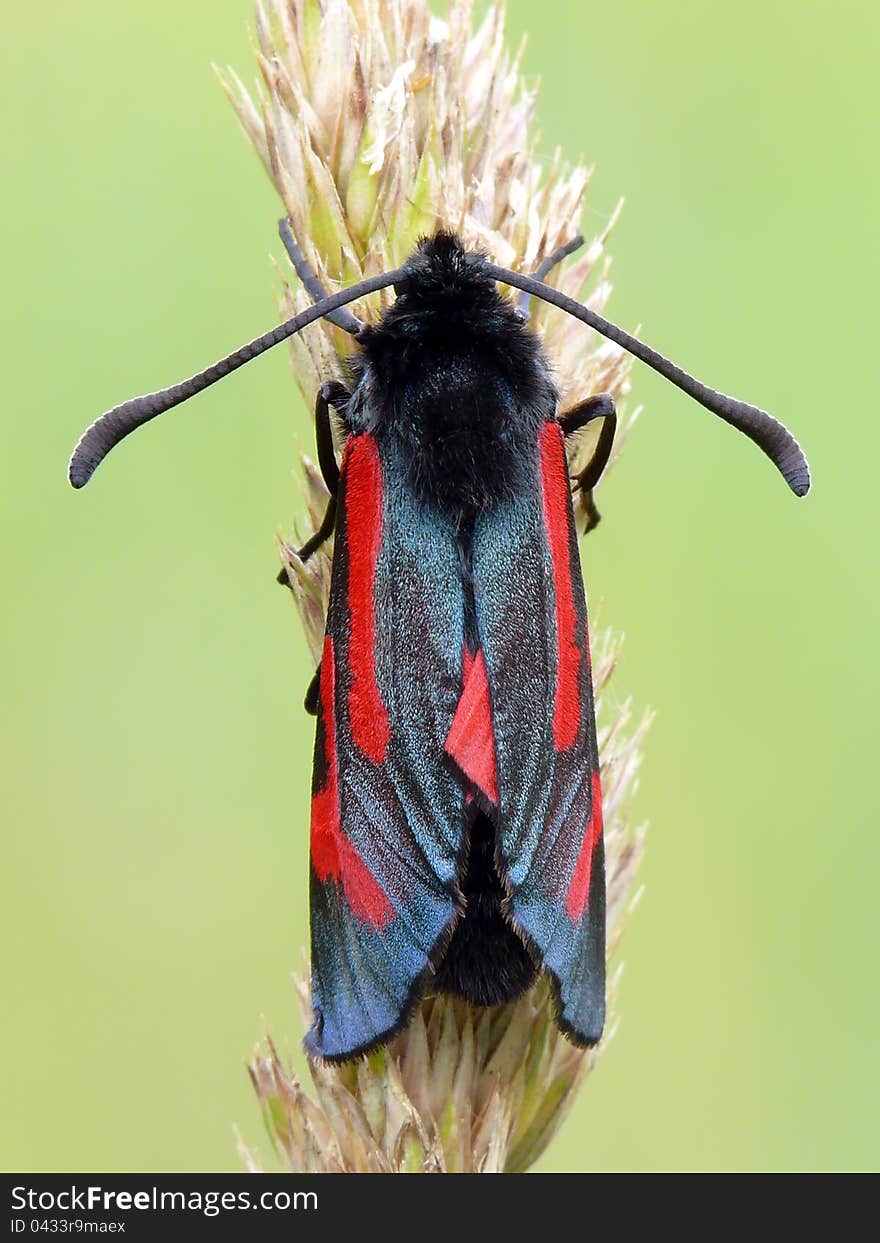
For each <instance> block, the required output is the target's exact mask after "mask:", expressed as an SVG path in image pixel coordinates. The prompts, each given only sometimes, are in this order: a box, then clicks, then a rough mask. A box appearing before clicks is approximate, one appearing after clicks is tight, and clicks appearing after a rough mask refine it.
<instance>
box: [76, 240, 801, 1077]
mask: <svg viewBox="0 0 880 1243" xmlns="http://www.w3.org/2000/svg"><path fill="white" fill-rule="evenodd" d="M281 235H282V238H283V239H284V242H285V245H286V246H287V249H288V252H289V253H290V256H291V258H292V260H293V262H294V265H295V267H296V269H297V271H298V273H299V275H300V278H301V280H302V281H303V283H304V285H305V287H306V289H307V290H308V292H309V294H310V296H311V297H312V298H313V299H314V300H315V301H314V305H313V306H311V307H310V308H308V309H307V310H306V311H304V312H302V313H300V314H298V315H296V316H294V317H293V318H292V319H290V320H288V321H287V322H286V323H284V324H282V325H280V326H279V327H276V328H274V329H273V330H272V331H270V332H268V333H266V334H265V335H264V336H262V337H259V338H257V339H256V340H254V341H252V342H250V344H248V345H245V346H244V347H242V348H241V349H239V350H237V351H236V352H235V353H233V354H231V355H229V356H228V357H227V358H225V359H223V360H222V361H220V362H218V363H216V364H214V366H212V367H209V368H208V369H207V370H206V371H203V372H200V373H199V374H198V375H196V376H194V377H192V378H191V379H189V380H185V381H183V382H182V383H180V384H177V385H174V386H173V387H172V388H169V389H164V390H161V391H159V392H157V393H153V394H150V395H149V396H146V397H138V398H135V399H133V400H131V401H127V402H125V403H123V404H122V405H120V406H117V407H115V408H114V409H113V410H110V411H109V412H108V413H107V414H105V415H103V416H102V418H100V419H99V420H98V421H97V422H96V423H94V424H93V425H92V426H91V427H90V428H89V429H88V431H87V432H86V433H85V434H84V436H83V437H82V439H81V440H80V442H79V444H78V445H77V447H76V449H75V451H74V454H73V457H72V459H71V463H70V468H69V477H70V481H71V483H72V484H73V486H74V487H76V488H80V487H82V486H83V485H84V484H85V483H86V482H87V481H88V480H89V478H90V477H91V475H92V473H93V472H94V470H95V468H96V467H97V466H98V464H99V463H100V462H101V460H102V459H103V458H104V457H105V456H106V454H107V453H108V452H109V451H110V449H111V448H113V447H114V445H116V444H118V442H119V441H120V440H122V439H123V438H124V437H125V436H127V435H128V434H129V433H130V432H131V431H133V430H134V429H135V428H137V427H140V426H141V425H142V424H143V423H146V422H147V421H149V420H150V419H152V418H154V417H155V416H156V415H158V414H160V413H162V412H163V411H165V410H168V409H170V408H171V407H172V406H175V405H178V404H179V403H180V402H183V401H186V400H187V399H188V398H190V397H192V396H194V395H195V394H196V393H199V392H201V391H202V390H203V389H205V388H207V387H208V386H209V385H211V384H213V383H214V382H215V381H217V380H219V379H221V378H222V377H223V376H225V375H227V374H228V373H229V372H231V371H233V370H235V369H236V368H237V367H240V366H242V365H243V364H244V363H246V362H248V361H250V360H251V359H252V358H255V357H256V356H257V355H258V354H261V353H263V352H264V351H265V350H267V349H269V348H271V347H272V346H274V345H277V344H278V343H279V342H281V341H284V340H286V339H287V338H289V337H291V336H293V335H294V334H295V333H298V332H300V331H302V330H303V329H304V328H306V327H307V326H308V325H309V324H311V323H314V322H315V321H316V320H317V319H319V318H322V317H323V318H326V319H328V320H330V321H331V322H333V323H335V324H337V325H338V326H340V327H341V328H343V329H345V330H346V331H348V332H350V333H351V334H352V335H353V336H354V337H355V339H356V346H355V352H354V355H353V357H352V358H351V360H350V363H349V378H350V384H348V385H346V386H343V385H341V384H339V383H332V382H331V383H326V384H324V385H323V386H322V388H321V390H320V392H319V394H318V397H317V404H316V433H317V443H318V457H319V461H320V464H321V468H322V471H323V474H324V478H325V481H326V483H327V487H328V489H329V491H330V498H331V499H330V502H329V505H328V509H327V513H326V517H325V519H324V521H323V522H322V524H321V526H320V529H319V530H318V531H317V532H316V533H315V535H314V537H313V538H312V539H310V540H309V541H308V543H307V544H306V545H305V546H304V547H303V548H302V549H301V550H300V553H299V555H300V557H301V558H302V559H303V560H307V559H308V558H309V557H310V556H311V555H313V553H314V552H315V550H316V549H317V548H318V547H320V545H321V544H322V543H323V542H324V541H325V540H327V539H328V538H330V536H331V535H333V536H334V539H335V542H334V557H333V571H332V581H331V588H330V602H329V610H328V615H327V623H326V636H325V639H324V647H323V656H322V659H321V663H320V667H319V670H318V673H317V676H316V679H315V681H314V683H313V685H312V687H311V688H310V691H309V694H308V696H307V706H309V707H310V708H311V709H312V710H313V711H314V712H315V713H316V715H317V730H316V742H315V758H314V776H313V788H312V808H311V881H310V884H311V942H312V1001H313V1008H314V1023H313V1026H312V1028H311V1030H310V1032H309V1033H308V1035H307V1037H306V1047H307V1050H308V1052H309V1053H310V1054H311V1055H312V1056H313V1057H316V1058H320V1059H326V1060H329V1061H345V1060H347V1059H351V1058H354V1057H356V1056H358V1055H360V1054H363V1053H364V1052H366V1051H368V1050H370V1049H372V1048H375V1047H377V1046H379V1045H382V1044H384V1043H386V1042H387V1041H388V1040H389V1039H390V1038H391V1037H392V1036H393V1035H394V1034H395V1033H396V1032H397V1031H399V1030H400V1029H401V1028H402V1027H403V1026H404V1025H405V1024H406V1022H407V1020H408V1018H409V1016H410V1014H411V1013H412V1010H413V1007H414V1006H415V1005H416V1004H417V1003H418V1001H419V999H420V998H421V997H422V996H423V995H424V993H425V992H426V991H428V990H433V991H444V992H449V993H453V994H456V995H458V996H460V997H462V998H465V999H466V1000H468V1001H470V1002H472V1003H474V1004H476V1005H481V1006H484V1005H493V1004H496V1003H500V1002H504V1001H509V1000H512V999H514V998H516V997H518V996H519V995H520V994H522V993H523V992H524V991H525V990H526V989H528V988H529V987H530V986H531V985H532V984H533V982H534V981H535V979H536V978H537V977H538V975H539V974H541V973H544V974H545V975H546V976H547V977H549V980H550V982H551V986H552V992H553V996H554V999H555V1013H556V1020H557V1022H558V1024H559V1027H560V1028H561V1030H562V1031H563V1032H564V1033H565V1035H566V1036H568V1037H569V1038H570V1039H571V1040H572V1041H573V1042H574V1043H576V1044H578V1045H582V1046H589V1045H593V1044H595V1043H596V1042H597V1041H598V1040H599V1039H600V1037H601V1035H602V1029H603V1024H604V1020H605V875H604V853H603V837H602V795H601V789H600V781H599V755H598V749H597V744H596V724H595V719H594V711H593V692H592V683H591V675H590V648H589V636H588V624H587V608H586V601H585V596H584V585H583V580H582V577H581V566H580V559H579V556H578V541H577V531H576V527H575V519H574V512H573V505H572V487H574V488H575V489H580V490H582V491H583V492H584V493H585V499H586V508H587V510H588V512H589V513H590V514H591V515H592V520H593V521H595V520H596V519H597V517H598V515H597V514H596V512H595V508H594V507H593V506H592V501H591V497H592V489H593V488H594V487H595V485H596V483H597V482H598V480H599V478H600V476H601V474H602V471H603V469H604V467H605V465H606V464H607V461H608V458H609V455H610V453H611V450H612V446H613V441H614V433H615V425H616V415H615V410H614V403H613V401H612V399H611V397H610V396H609V395H607V394H595V395H593V396H591V397H590V398H588V399H587V400H586V401H584V402H582V403H581V404H580V405H579V406H577V407H576V408H575V409H572V410H568V411H566V412H564V413H563V414H560V412H559V410H558V405H559V402H558V394H557V391H556V389H555V387H554V384H553V380H552V377H551V373H550V368H549V366H548V362H547V359H546V357H545V355H544V351H543V349H542V346H541V341H540V339H539V337H538V336H537V335H536V334H535V333H534V332H533V331H532V330H531V328H530V327H529V322H528V321H529V299H530V298H531V297H532V296H537V297H539V298H541V299H543V300H544V301H546V302H549V303H552V304H553V305H555V306H557V307H559V308H561V309H562V310H563V311H566V312H567V313H568V314H570V315H573V316H575V317H576V318H577V319H579V320H581V321H583V322H584V323H585V324H587V325H589V326H590V327H592V328H593V329H595V330H596V331H598V332H599V333H601V334H603V335H604V336H605V337H608V338H610V339H611V340H612V341H615V342H617V343H618V344H619V345H621V346H622V347H623V348H625V349H626V350H628V351H629V352H630V353H631V354H633V355H635V356H636V357H637V358H639V359H642V360H643V361H644V362H646V363H647V364H648V365H649V366H651V367H653V368H654V369H655V370H656V371H658V372H660V374H662V375H664V376H665V377H666V378H667V379H669V380H671V381H672V383H673V384H676V385H677V386H678V387H679V388H680V389H682V390H683V391H684V392H685V393H687V394H689V395H690V396H691V397H693V398H695V399H696V400H697V401H698V402H700V403H701V404H702V405H703V406H705V407H706V408H707V409H709V410H710V411H712V412H713V413H715V414H717V415H719V416H720V417H721V418H722V419H724V420H726V421H727V422H728V423H730V424H731V425H732V426H734V427H735V428H737V429H738V430H739V431H741V432H743V433H744V434H745V435H746V436H748V437H749V438H750V439H751V440H753V441H754V442H755V443H756V444H757V445H758V447H759V448H760V449H762V450H763V451H764V453H765V454H766V455H767V456H768V457H769V458H770V459H771V461H772V462H773V463H774V464H775V465H776V466H777V468H778V469H779V471H780V472H781V474H782V476H783V478H784V479H785V481H786V482H787V484H788V485H789V487H790V488H791V490H792V491H793V492H794V493H795V495H797V496H803V495H804V494H805V493H806V492H807V491H808V490H809V487H810V474H809V468H808V466H807V462H806V459H805V457H804V455H803V453H802V451H801V449H800V447H799V446H798V444H797V442H796V440H795V439H794V437H793V436H792V435H791V433H790V432H789V431H788V430H787V429H786V428H785V427H784V426H783V425H782V424H781V423H779V422H778V421H777V420H776V419H774V418H773V417H772V416H771V415H769V414H767V413H766V412H765V411H763V410H760V409H758V408H756V407H754V406H749V405H747V404H745V403H744V402H739V401H736V400H735V399H733V398H730V397H726V396H724V395H723V394H721V393H718V392H716V391H715V390H713V389H710V388H708V387H706V386H705V385H704V384H702V383H700V382H699V381H698V380H696V379H694V378H693V377H692V376H690V375H688V374H687V373H686V372H684V371H683V370H682V369H681V368H680V367H677V366H676V365H675V364H673V363H672V362H670V361H669V360H668V359H666V358H664V357H663V356H662V355H660V354H658V353H657V352H656V351H655V350H653V349H651V348H650V347H649V346H647V345H645V344H644V343H642V342H641V341H638V340H636V339H635V338H633V337H631V336H630V335H629V334H628V333H626V332H624V331H623V330H622V329H621V328H618V327H617V326H616V325H614V324H611V323H609V322H608V321H607V320H605V319H604V318H602V317H601V316H599V315H598V314H596V313H595V312H594V311H592V310H590V309H589V308H588V307H586V306H584V305H582V304H581V303H579V302H577V301H575V300H573V299H571V298H569V297H567V296H566V295H564V294H562V293H560V292H559V291H558V290H556V289H554V288H553V287H552V286H550V285H548V284H546V283H545V277H546V276H547V275H548V274H549V272H550V271H551V269H552V268H553V267H554V266H555V264H557V263H559V262H561V261H562V260H563V259H564V258H565V256H566V255H567V254H569V253H571V251H572V250H574V249H575V248H576V246H578V245H579V244H580V243H581V241H582V239H580V238H576V239H574V241H573V242H572V243H570V244H569V245H567V246H565V247H562V248H561V249H560V250H559V251H557V252H556V253H555V254H553V255H551V256H550V257H549V258H548V259H547V260H545V262H544V263H543V264H542V265H541V266H540V268H539V269H538V271H537V272H536V273H535V274H534V275H524V274H521V273H516V272H511V271H508V270H507V269H504V268H500V267H498V266H496V265H495V264H493V263H492V262H491V261H490V260H489V258H487V257H486V256H485V255H483V254H481V253H478V252H473V251H468V250H467V249H466V248H465V247H464V245H463V244H462V242H461V241H460V239H459V238H458V237H457V236H455V235H454V234H452V233H448V232H438V233H437V234H436V235H435V236H433V237H431V238H426V239H423V240H422V241H421V242H420V243H419V245H418V247H417V248H416V250H415V252H414V254H413V255H412V257H411V258H410V259H409V260H408V261H407V262H406V263H405V264H404V265H403V267H401V268H398V269H396V270H394V271H391V272H387V273H385V274H383V275H381V276H377V277H374V278H371V279H369V280H366V281H362V282H360V283H359V284H357V285H354V286H352V287H351V288H349V289H346V290H342V291H340V292H338V293H335V294H333V295H329V296H328V294H327V293H326V291H325V290H324V289H323V288H322V286H321V285H320V283H319V282H318V280H317V278H316V277H315V276H314V274H313V273H312V272H311V271H310V269H309V267H308V265H307V264H306V261H305V259H304V257H303V254H302V251H301V250H300V248H299V246H298V245H297V243H296V241H295V239H294V238H293V236H292V234H291V232H290V228H289V225H288V223H287V221H282V222H281ZM499 284H500V285H504V286H508V287H510V288H513V289H518V290H519V291H520V293H521V296H520V299H519V301H518V302H514V301H513V300H511V298H510V297H508V296H505V295H504V294H503V293H502V291H501V290H500V289H499ZM388 286H393V287H394V292H395V295H396V297H395V300H394V301H393V303H391V305H390V306H389V307H387V309H385V310H384V311H383V312H382V313H381V315H380V316H379V318H378V320H377V322H376V323H375V324H364V323H361V322H360V320H358V319H357V318H356V317H355V316H354V315H353V314H352V313H351V311H350V310H346V309H345V308H346V306H347V305H348V304H349V303H351V302H354V301H356V300H357V299H360V298H362V297H364V296H366V295H368V294H370V293H372V292H375V291H377V290H379V289H382V288H385V287H388ZM331 410H332V411H335V417H336V425H337V433H338V439H340V440H341V442H342V460H341V464H338V463H337V457H336V453H335V450H334V435H333V415H332V414H331ZM595 420H601V431H600V433H599V435H598V438H597V439H596V442H595V450H594V454H593V458H592V460H591V461H590V462H589V463H588V464H587V466H586V467H585V469H584V470H583V471H582V472H581V473H580V474H579V476H578V477H577V478H575V479H574V480H570V479H569V473H568V466H567V459H566V450H565V441H566V439H567V438H568V437H571V436H576V435H577V434H578V433H579V432H580V431H581V429H582V428H584V427H585V426H586V425H587V424H589V423H591V422H593V421H595Z"/></svg>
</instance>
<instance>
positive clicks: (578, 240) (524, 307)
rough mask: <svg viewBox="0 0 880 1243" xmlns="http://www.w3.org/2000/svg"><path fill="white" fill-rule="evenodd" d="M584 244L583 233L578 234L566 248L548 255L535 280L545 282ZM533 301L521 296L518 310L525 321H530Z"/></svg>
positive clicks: (526, 294) (559, 248)
mask: <svg viewBox="0 0 880 1243" xmlns="http://www.w3.org/2000/svg"><path fill="white" fill-rule="evenodd" d="M583 244H584V235H583V233H578V235H577V236H576V237H573V238H572V239H571V241H570V242H566V243H565V245H564V246H559V247H557V249H556V250H554V252H553V254H552V255H548V256H547V258H546V259H545V260H544V261H543V263H541V264H540V265H539V266H538V268H537V269H536V270H535V274H534V277H533V279H534V280H536V281H543V280H544V279H545V278H546V277H547V276H549V275H550V273H551V272H552V271H553V269H554V268H555V267H556V265H557V264H558V263H562V260H563V259H567V258H568V256H569V255H573V254H574V252H575V251H576V250H580V248H581V247H582V246H583ZM531 300H532V295H531V294H530V293H525V292H523V293H521V294H520V296H519V302H518V303H517V304H516V309H517V311H519V313H520V315H521V316H522V317H523V319H528V316H529V303H530V302H531Z"/></svg>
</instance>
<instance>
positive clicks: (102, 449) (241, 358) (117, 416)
mask: <svg viewBox="0 0 880 1243" xmlns="http://www.w3.org/2000/svg"><path fill="white" fill-rule="evenodd" d="M406 276H407V273H406V270H405V269H404V268H395V269H394V271H393V272H384V273H382V274H381V275H380V276H371V277H370V278H369V279H368V280H365V281H360V282H359V283H358V284H357V285H352V286H350V287H349V288H348V289H340V290H339V292H338V293H335V294H331V295H330V297H328V298H324V299H322V300H321V301H320V302H316V303H315V305H314V306H310V307H307V308H306V310H305V311H301V312H300V314H299V315H294V317H293V318H292V319H288V320H286V321H285V323H283V324H279V325H278V327H277V328H272V329H271V330H270V331H269V332H266V333H264V334H263V335H262V336H261V337H256V338H255V339H254V340H253V341H249V342H248V343H247V345H242V346H241V347H240V348H239V349H237V350H235V351H234V353H232V354H229V355H227V357H226V358H221V359H220V361H219V362H216V363H214V364H213V366H211V367H208V368H206V370H204V371H200V372H199V373H198V374H197V375H194V376H191V377H190V378H189V379H188V380H182V381H181V382H180V383H179V384H173V385H172V386H171V388H163V389H160V390H159V391H158V392H156V393H148V394H147V395H146V396H145V397H133V398H132V399H131V400H130V401H124V402H123V403H122V405H121V406H114V407H113V409H112V410H108V411H107V413H106V414H102V415H101V417H100V418H99V419H98V420H97V421H96V422H94V423H93V424H92V425H91V427H90V428H88V429H87V430H86V431H85V432H84V433H83V435H82V437H81V438H80V441H79V444H78V445H77V446H76V448H75V449H74V451H73V456H72V457H71V459H70V465H69V467H68V469H67V475H68V478H69V479H70V482H71V484H72V485H73V486H74V487H75V488H82V487H84V486H85V485H86V484H87V483H88V481H89V480H90V479H91V477H92V475H93V474H94V473H95V471H96V470H97V468H98V467H99V466H100V464H101V462H102V461H103V460H104V458H105V457H106V456H107V454H108V453H109V452H110V450H111V449H112V448H114V446H115V445H118V444H119V442H120V440H124V439H125V437H126V436H128V435H129V433H131V432H133V431H134V430H135V429H136V428H138V427H141V426H142V425H143V424H144V423H149V421H150V419H155V418H156V416H157V415H159V414H164V412H165V411H166V410H170V409H171V408H172V407H173V406H179V405H180V404H181V402H184V401H188V400H189V398H190V397H195V395H196V393H201V392H202V391H203V390H204V389H206V388H210V386H211V385H212V384H216V383H217V381H218V380H222V379H223V377H224V376H227V375H229V373H230V372H232V371H236V370H237V369H238V368H239V367H243V366H244V364H245V363H249V362H250V361H251V359H253V358H256V357H257V356H258V355H260V354H264V353H265V352H266V350H270V349H272V347H273V346H274V345H279V344H280V343H281V342H282V341H286V340H287V338H288V337H292V336H295V335H296V333H298V332H300V331H301V330H302V329H303V328H307V327H308V325H309V324H313V323H314V322H315V320H317V319H323V318H325V317H326V316H327V315H328V314H329V313H330V312H332V311H335V310H337V309H338V308H339V307H341V306H346V305H347V304H348V303H349V302H355V301H357V299H358V298H363V297H365V296H366V295H367V294H371V293H375V292H376V291H377V290H379V289H385V288H386V287H387V286H388V285H394V284H395V283H397V282H403V281H405V280H406Z"/></svg>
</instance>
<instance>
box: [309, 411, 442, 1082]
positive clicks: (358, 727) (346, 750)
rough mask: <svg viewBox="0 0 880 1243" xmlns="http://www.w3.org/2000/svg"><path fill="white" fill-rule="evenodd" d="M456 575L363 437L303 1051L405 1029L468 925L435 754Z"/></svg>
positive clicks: (317, 799)
mask: <svg viewBox="0 0 880 1243" xmlns="http://www.w3.org/2000/svg"><path fill="white" fill-rule="evenodd" d="M462 593H463V588H462V582H461V566H460V561H459V558H458V552H457V548H456V544H455V537H454V530H453V529H452V526H451V524H444V523H443V522H442V521H438V520H437V518H436V515H428V514H426V513H425V512H424V507H423V506H420V505H419V504H418V502H417V501H416V499H415V498H414V497H413V496H412V495H411V493H410V492H409V489H408V487H407V486H406V483H405V477H404V475H403V473H402V471H401V470H400V469H399V464H398V463H397V462H396V461H395V460H394V458H393V456H391V455H390V453H389V452H388V451H387V450H386V449H384V448H382V447H380V446H379V445H378V444H377V441H376V440H375V439H374V438H373V437H372V436H370V435H369V434H367V433H361V434H359V435H357V436H354V437H352V438H350V440H349V441H348V443H347V446H346V451H345V457H344V460H343V468H342V477H341V481H340V492H339V518H338V522H337V534H336V543H335V549H334V565H333V577H332V582H331V590H330V606H329V611H328V619H327V636H326V639H325V649H324V657H323V660H322V665H321V693H320V696H319V712H318V728H317V736H316V742H315V768H314V780H313V798H312V864H311V880H310V890H311V928H312V1003H313V1009H314V1014H315V1022H314V1025H313V1026H312V1028H311V1030H310V1031H309V1033H308V1035H307V1037H306V1041H305V1047H306V1050H307V1052H308V1053H309V1055H310V1056H311V1057H313V1058H315V1059H318V1060H321V1061H329V1062H334V1061H347V1060H350V1059H352V1058H355V1057H358V1056H360V1055H362V1054H364V1053H367V1052H369V1051H370V1050H371V1049H373V1048H376V1047H377V1046H379V1045H382V1044H385V1043H387V1042H388V1040H389V1039H390V1038H391V1037H392V1036H393V1035H394V1034H395V1033H396V1032H397V1031H399V1030H400V1029H401V1028H402V1027H403V1026H405V1024H406V1023H407V1021H408V1020H409V1018H410V1016H411V1013H412V1010H413V1008H414V1007H415V1005H416V1004H417V1003H418V1001H419V999H420V997H421V996H422V994H423V992H424V989H425V987H426V985H427V984H428V982H429V981H430V978H431V977H432V975H433V972H434V968H435V965H436V964H437V962H438V961H439V959H440V957H441V956H442V953H443V950H444V949H445V946H446V944H447V942H448V939H449V937H450V936H451V934H452V930H453V928H454V925H455V923H456V921H457V919H458V918H459V914H460V907H461V903H460V900H459V896H458V892H457V887H456V877H457V875H458V869H459V864H460V860H461V855H462V853H463V849H464V836H465V816H466V812H465V806H464V791H463V789H462V786H461V783H460V782H459V781H458V780H456V778H455V776H454V774H453V772H452V771H451V769H450V768H447V767H446V766H443V765H440V766H438V764H437V759H436V757H437V754H438V753H442V749H443V743H444V741H445V738H446V735H447V733H448V730H449V727H450V724H451V722H452V719H453V716H454V713H455V708H456V704H457V702H458V699H459V696H460V693H461V679H462V653H463V624H464V623H463V614H464V607H463V594H462Z"/></svg>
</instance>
